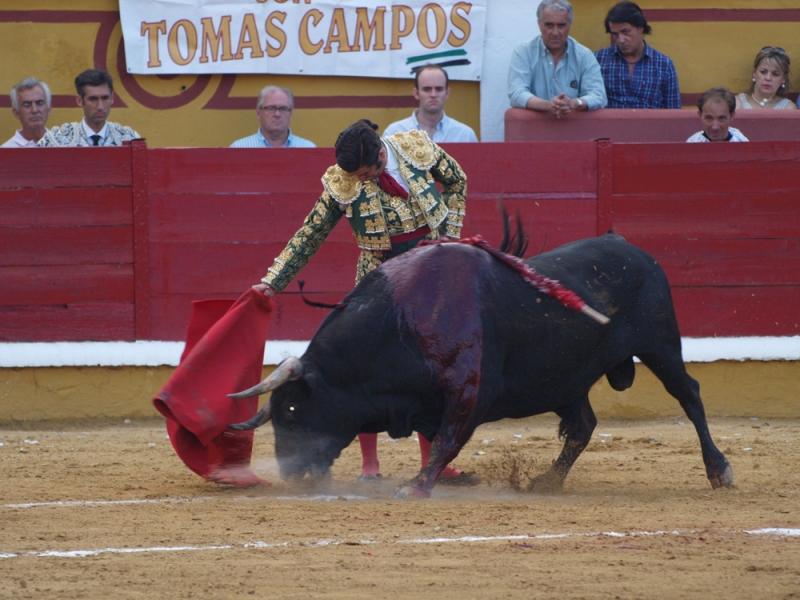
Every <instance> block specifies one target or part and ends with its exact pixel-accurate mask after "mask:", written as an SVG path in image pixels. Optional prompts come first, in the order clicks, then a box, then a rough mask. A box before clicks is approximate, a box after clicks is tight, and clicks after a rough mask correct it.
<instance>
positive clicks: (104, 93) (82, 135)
mask: <svg viewBox="0 0 800 600" xmlns="http://www.w3.org/2000/svg"><path fill="white" fill-rule="evenodd" d="M75 90H76V91H77V92H78V96H77V98H76V101H77V103H78V106H80V107H81V108H82V109H83V119H82V120H81V121H78V122H75V123H64V124H63V125H59V126H58V127H53V128H52V129H51V130H50V131H48V132H47V134H46V135H45V136H44V137H43V138H42V139H41V140H40V141H39V145H40V146H121V145H122V144H123V143H125V142H130V141H131V140H135V139H138V138H140V137H141V136H140V135H139V134H138V133H136V131H135V130H133V129H131V128H130V127H127V126H125V125H120V124H119V123H113V122H112V121H109V120H108V117H109V115H110V114H111V105H112V104H114V82H113V80H112V79H111V75H109V74H108V73H106V72H105V71H100V70H98V69H87V70H86V71H84V72H83V73H81V74H80V75H78V76H77V77H76V78H75Z"/></svg>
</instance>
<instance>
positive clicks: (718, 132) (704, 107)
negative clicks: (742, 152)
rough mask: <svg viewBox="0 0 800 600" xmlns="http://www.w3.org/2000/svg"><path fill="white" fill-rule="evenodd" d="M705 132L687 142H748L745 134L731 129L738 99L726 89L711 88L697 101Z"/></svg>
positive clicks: (692, 136) (698, 133) (695, 135)
mask: <svg viewBox="0 0 800 600" xmlns="http://www.w3.org/2000/svg"><path fill="white" fill-rule="evenodd" d="M697 108H698V114H699V115H700V120H701V121H702V123H703V130H702V131H698V132H697V133H695V134H693V135H691V136H690V137H689V139H688V140H686V141H687V142H691V143H694V142H747V141H749V140H748V139H747V138H746V137H745V136H744V134H743V133H742V132H741V131H739V130H738V129H736V128H735V127H731V126H730V124H731V121H733V115H734V113H735V112H736V98H735V97H734V95H733V94H732V93H730V92H729V91H728V90H727V89H725V88H711V89H710V90H707V91H706V92H705V93H704V94H703V95H702V96H701V97H700V100H698V101H697Z"/></svg>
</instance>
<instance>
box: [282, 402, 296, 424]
mask: <svg viewBox="0 0 800 600" xmlns="http://www.w3.org/2000/svg"><path fill="white" fill-rule="evenodd" d="M283 414H284V415H285V417H286V420H287V421H289V422H292V421H294V420H295V418H296V417H297V406H295V405H294V404H287V405H286V408H285V409H284V411H283Z"/></svg>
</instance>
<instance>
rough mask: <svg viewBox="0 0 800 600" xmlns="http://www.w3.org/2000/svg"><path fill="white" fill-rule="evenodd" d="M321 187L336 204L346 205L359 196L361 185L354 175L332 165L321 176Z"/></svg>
mask: <svg viewBox="0 0 800 600" xmlns="http://www.w3.org/2000/svg"><path fill="white" fill-rule="evenodd" d="M322 187H323V188H325V191H326V192H328V193H329V194H330V195H331V197H332V198H333V199H334V200H336V202H338V203H339V204H345V205H347V204H352V203H353V201H354V200H355V199H356V198H358V197H359V196H360V195H361V191H362V187H363V184H362V182H361V181H360V180H359V178H358V177H356V176H355V175H352V174H350V173H348V172H347V171H345V170H344V169H342V168H341V167H340V166H339V165H333V166H332V167H328V170H327V171H325V174H324V175H323V176H322Z"/></svg>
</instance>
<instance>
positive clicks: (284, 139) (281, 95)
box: [230, 85, 316, 148]
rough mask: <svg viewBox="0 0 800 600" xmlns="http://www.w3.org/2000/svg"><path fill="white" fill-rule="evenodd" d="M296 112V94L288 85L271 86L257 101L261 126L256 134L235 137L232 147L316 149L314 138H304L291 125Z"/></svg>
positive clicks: (263, 91)
mask: <svg viewBox="0 0 800 600" xmlns="http://www.w3.org/2000/svg"><path fill="white" fill-rule="evenodd" d="M292 111H294V95H293V94H292V92H291V90H289V89H288V88H282V87H278V86H275V85H268V86H267V87H265V88H264V89H262V90H261V93H260V94H259V95H258V103H257V104H256V116H257V117H258V123H259V125H260V127H259V128H258V131H256V132H255V133H254V134H253V135H248V136H247V137H243V138H241V139H238V140H236V141H235V142H233V143H232V144H231V146H230V147H231V148H315V147H316V145H315V144H314V142H312V141H311V140H307V139H305V138H301V137H300V136H299V135H295V134H293V133H292V130H291V129H290V128H289V126H290V125H291V122H292Z"/></svg>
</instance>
